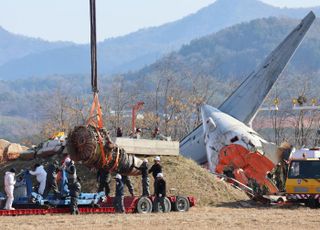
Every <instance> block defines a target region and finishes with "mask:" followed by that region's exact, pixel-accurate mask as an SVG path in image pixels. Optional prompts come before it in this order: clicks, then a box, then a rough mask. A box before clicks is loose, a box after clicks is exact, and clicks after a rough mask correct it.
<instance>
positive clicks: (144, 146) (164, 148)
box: [114, 137, 179, 156]
mask: <svg viewBox="0 0 320 230" xmlns="http://www.w3.org/2000/svg"><path fill="white" fill-rule="evenodd" d="M114 142H115V143H116V144H117V145H118V146H120V147H121V148H124V149H125V150H126V152H127V153H130V154H135V155H146V156H157V155H159V156H160V155H162V156H178V155H179V142H178V141H161V140H148V139H132V138H125V137H117V138H115V140H114Z"/></svg>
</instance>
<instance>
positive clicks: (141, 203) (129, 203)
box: [0, 196, 196, 216]
mask: <svg viewBox="0 0 320 230" xmlns="http://www.w3.org/2000/svg"><path fill="white" fill-rule="evenodd" d="M113 200H114V197H108V198H107V199H106V200H102V201H100V202H98V203H97V204H93V205H92V206H88V205H86V206H79V212H80V214H98V213H115V209H114V207H113ZM154 201H155V197H154V196H149V197H132V196H128V197H125V198H124V206H125V213H150V212H152V211H156V210H158V208H157V207H155V206H154V204H155V202H154ZM195 202H196V201H195V198H194V197H192V196H188V197H184V196H168V197H166V198H165V208H166V210H164V212H170V211H178V212H186V211H188V210H189V208H190V207H193V206H195ZM159 210H160V211H163V210H161V208H160V209H159ZM66 213H70V209H69V207H68V206H60V207H53V206H48V205H38V206H35V204H32V203H31V204H26V205H19V208H18V207H17V208H16V209H15V210H4V209H0V216H19V215H46V214H66Z"/></svg>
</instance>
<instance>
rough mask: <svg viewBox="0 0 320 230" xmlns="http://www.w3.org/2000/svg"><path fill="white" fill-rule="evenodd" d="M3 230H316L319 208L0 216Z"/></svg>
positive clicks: (319, 224)
mask: <svg viewBox="0 0 320 230" xmlns="http://www.w3.org/2000/svg"><path fill="white" fill-rule="evenodd" d="M0 223H1V224H0V226H1V227H0V228H1V230H4V229H10V230H12V229H14V230H20V229H26V230H36V229H47V230H49V229H57V230H61V229H68V230H71V229H88V230H89V229H108V230H109V229H143V228H144V229H291V230H292V229H308V230H309V229H319V226H320V209H318V210H317V209H309V208H304V207H300V208H292V209H288V208H274V207H268V208H266V207H251V208H243V207H242V208H237V207H196V208H192V209H190V211H189V212H186V213H175V212H171V213H165V214H160V213H159V214H156V213H152V214H118V215H115V214H97V215H92V214H90V215H79V216H70V215H67V214H65V215H45V216H16V217H0Z"/></svg>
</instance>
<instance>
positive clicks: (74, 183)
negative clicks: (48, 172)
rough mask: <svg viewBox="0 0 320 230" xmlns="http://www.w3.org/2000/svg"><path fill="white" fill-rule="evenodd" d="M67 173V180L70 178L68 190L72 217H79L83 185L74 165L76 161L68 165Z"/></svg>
mask: <svg viewBox="0 0 320 230" xmlns="http://www.w3.org/2000/svg"><path fill="white" fill-rule="evenodd" d="M66 166H67V167H66V172H67V178H68V189H69V191H70V192H69V194H70V197H71V202H70V211H71V214H72V215H78V214H79V209H78V196H79V195H80V192H81V185H80V181H79V178H78V176H77V170H76V166H75V165H74V161H73V160H71V161H70V162H69V163H68V164H67V165H66Z"/></svg>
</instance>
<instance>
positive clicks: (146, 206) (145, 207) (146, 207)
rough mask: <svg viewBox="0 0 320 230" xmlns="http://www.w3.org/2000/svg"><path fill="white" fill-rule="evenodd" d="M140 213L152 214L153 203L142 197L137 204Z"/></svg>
mask: <svg viewBox="0 0 320 230" xmlns="http://www.w3.org/2000/svg"><path fill="white" fill-rule="evenodd" d="M137 212H138V213H150V212H152V202H151V200H150V199H149V198H148V197H141V198H140V199H139V200H138V203H137Z"/></svg>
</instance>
